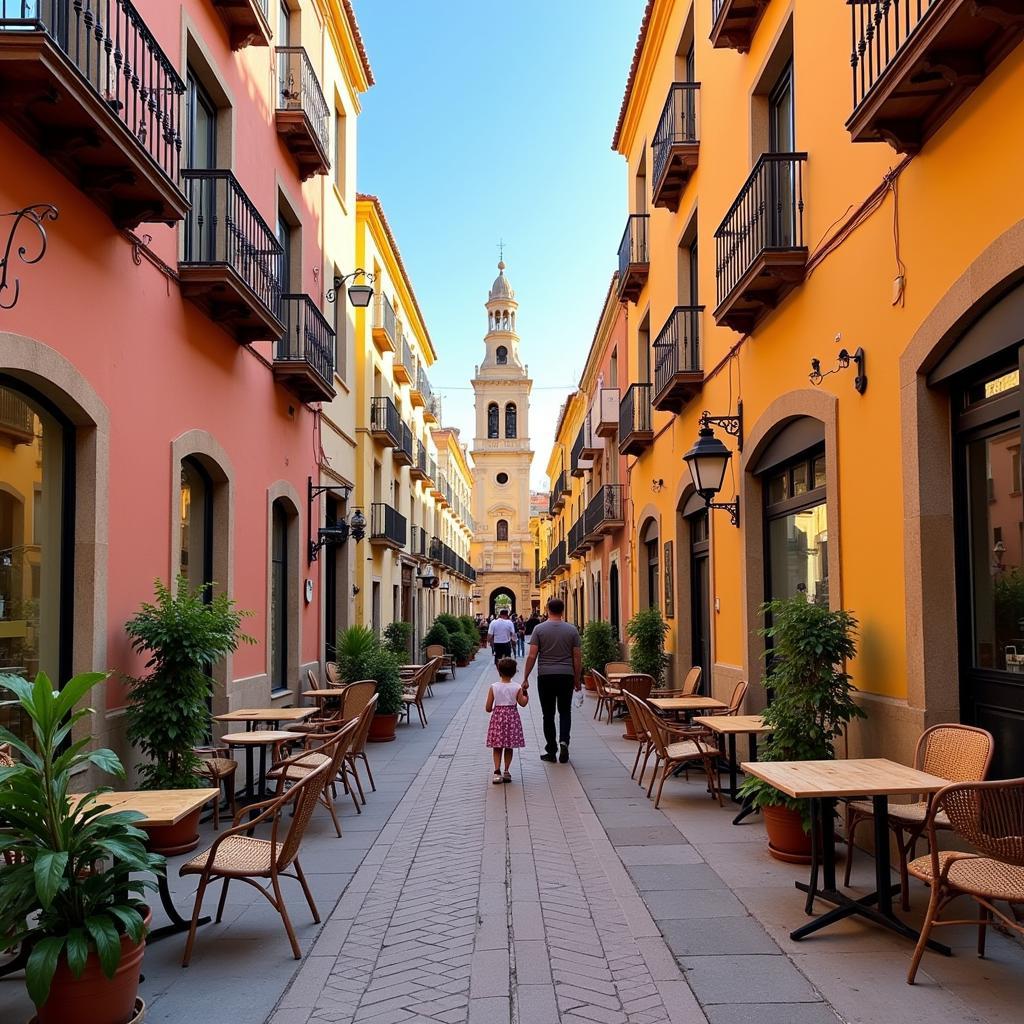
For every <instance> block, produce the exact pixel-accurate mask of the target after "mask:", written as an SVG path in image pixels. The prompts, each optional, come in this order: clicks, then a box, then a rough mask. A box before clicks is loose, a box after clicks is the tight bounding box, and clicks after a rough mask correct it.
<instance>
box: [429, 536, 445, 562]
mask: <svg viewBox="0 0 1024 1024" xmlns="http://www.w3.org/2000/svg"><path fill="white" fill-rule="evenodd" d="M427 557H428V558H429V559H430V560H431V561H432V562H434V563H435V564H437V565H441V560H442V558H443V557H444V545H443V544H442V543H441V538H440V537H431V538H430V547H429V548H428V550H427Z"/></svg>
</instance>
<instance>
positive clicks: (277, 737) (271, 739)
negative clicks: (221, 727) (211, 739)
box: [220, 729, 302, 747]
mask: <svg viewBox="0 0 1024 1024" xmlns="http://www.w3.org/2000/svg"><path fill="white" fill-rule="evenodd" d="M301 738H302V737H301V735H300V734H299V733H297V732H281V731H279V730H277V729H256V730H255V731H253V732H228V733H225V734H224V735H223V736H221V738H220V739H221V742H222V743H227V744H228V745H229V746H233V747H245V746H252V747H259V746H262V745H263V744H264V743H284V742H285V740H299V739H301Z"/></svg>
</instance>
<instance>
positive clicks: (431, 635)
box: [422, 621, 452, 653]
mask: <svg viewBox="0 0 1024 1024" xmlns="http://www.w3.org/2000/svg"><path fill="white" fill-rule="evenodd" d="M433 644H440V645H441V646H442V647H443V648H444V649H445V650H446V651H448V652H449V653H451V649H452V638H451V634H450V633H449V632H448V630H447V629H445V628H444V626H442V625H441V623H440V622H436V621H435V622H434V624H433V625H432V626H431V627H430V629H428V630H427V631H426V633H424V634H423V641H422V646H423V648H424V650H426V648H428V647H430V646H431V645H433Z"/></svg>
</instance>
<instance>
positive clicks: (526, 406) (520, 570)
mask: <svg viewBox="0 0 1024 1024" xmlns="http://www.w3.org/2000/svg"><path fill="white" fill-rule="evenodd" d="M486 308H487V334H486V336H485V338H484V345H485V346H486V352H485V353H484V359H483V362H482V363H481V364H480V365H479V366H477V367H476V374H475V376H474V377H473V381H472V383H473V391H474V392H475V393H476V399H475V401H476V432H475V437H474V438H473V462H474V465H475V470H474V480H473V519H474V521H475V531H474V535H473V565H474V566H475V567H476V570H477V584H476V585H477V589H478V590H479V591H480V593H481V597H480V600H479V601H478V602H475V603H474V611H479V612H482V613H483V614H484V615H488V614H490V613H492V612H493V611H494V606H495V601H496V600H498V603H499V606H500V605H501V604H502V603H505V598H510V599H511V601H512V605H513V610H514V611H515V612H516V613H517V614H522V615H528V614H529V612H530V591H531V589H532V585H533V580H532V573H533V556H532V551H533V547H532V544H531V541H530V463H531V462H532V461H533V452H532V451H531V450H530V389H531V388H532V386H533V381H532V380H530V377H529V374H528V371H527V367H526V366H524V365H523V361H522V359H521V357H520V354H519V335H518V334H517V333H516V315H517V313H518V309H519V303H518V302H516V293H515V291H513V289H512V285H511V284H509V280H508V278H507V277H506V276H505V263H504V261H502V262H500V263H499V264H498V276H497V278H495V281H494V284H492V285H491V290H490V292H489V293H488V295H487V303H486Z"/></svg>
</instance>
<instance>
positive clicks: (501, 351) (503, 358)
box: [494, 345, 508, 366]
mask: <svg viewBox="0 0 1024 1024" xmlns="http://www.w3.org/2000/svg"><path fill="white" fill-rule="evenodd" d="M494 358H495V359H496V360H497V362H498V365H499V366H505V365H507V363H508V349H507V348H505V346H504V345H499V346H498V347H497V348H496V349H495V351H494Z"/></svg>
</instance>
